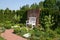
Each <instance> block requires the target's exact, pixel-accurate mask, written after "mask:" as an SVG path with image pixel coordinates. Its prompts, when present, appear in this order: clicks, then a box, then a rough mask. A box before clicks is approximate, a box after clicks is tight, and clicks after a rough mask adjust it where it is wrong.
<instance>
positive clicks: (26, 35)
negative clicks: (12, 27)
mask: <svg viewBox="0 0 60 40" xmlns="http://www.w3.org/2000/svg"><path fill="white" fill-rule="evenodd" d="M23 36H24V37H26V38H28V37H30V36H31V34H30V33H26V34H24V35H23Z"/></svg>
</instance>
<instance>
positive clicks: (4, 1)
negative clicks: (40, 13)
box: [0, 0, 44, 10]
mask: <svg viewBox="0 0 60 40" xmlns="http://www.w3.org/2000/svg"><path fill="white" fill-rule="evenodd" d="M41 1H44V0H0V9H6V8H9V9H11V10H18V9H20V7H22V6H24V5H26V4H29V5H31V4H33V3H37V4H38V3H39V2H41Z"/></svg>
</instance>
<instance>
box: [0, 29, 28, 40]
mask: <svg viewBox="0 0 60 40" xmlns="http://www.w3.org/2000/svg"><path fill="white" fill-rule="evenodd" d="M13 31H14V30H13V29H7V30H6V31H5V32H4V33H2V34H1V36H2V37H3V38H4V39H6V40H27V39H25V38H22V37H20V36H18V35H16V34H13Z"/></svg>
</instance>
